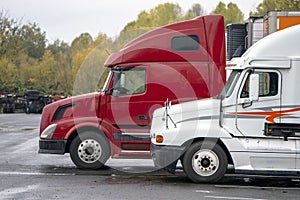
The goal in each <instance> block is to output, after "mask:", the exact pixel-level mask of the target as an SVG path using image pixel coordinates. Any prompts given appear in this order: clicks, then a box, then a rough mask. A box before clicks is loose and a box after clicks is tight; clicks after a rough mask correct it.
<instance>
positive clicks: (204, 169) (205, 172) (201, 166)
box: [192, 149, 219, 176]
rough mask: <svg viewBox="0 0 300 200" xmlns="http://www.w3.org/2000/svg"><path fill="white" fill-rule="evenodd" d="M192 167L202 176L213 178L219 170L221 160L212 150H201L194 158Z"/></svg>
mask: <svg viewBox="0 0 300 200" xmlns="http://www.w3.org/2000/svg"><path fill="white" fill-rule="evenodd" d="M192 166H193V169H194V171H195V172H196V173H197V174H199V175H200V176H211V175H213V174H214V173H216V171H217V170H218V168H219V158H218V156H217V154H216V153H215V152H213V151H211V150H208V149H205V150H199V151H197V152H196V153H195V154H194V155H193V157H192Z"/></svg>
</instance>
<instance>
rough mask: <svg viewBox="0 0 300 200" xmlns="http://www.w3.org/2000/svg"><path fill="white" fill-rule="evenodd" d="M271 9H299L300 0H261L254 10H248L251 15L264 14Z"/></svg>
mask: <svg viewBox="0 0 300 200" xmlns="http://www.w3.org/2000/svg"><path fill="white" fill-rule="evenodd" d="M272 10H284V11H291V10H296V11H298V10H300V0H263V2H262V3H260V4H258V6H257V7H256V11H255V12H250V15H251V16H264V15H265V14H266V13H267V12H268V11H272Z"/></svg>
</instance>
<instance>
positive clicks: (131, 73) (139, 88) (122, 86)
mask: <svg viewBox="0 0 300 200" xmlns="http://www.w3.org/2000/svg"><path fill="white" fill-rule="evenodd" d="M114 79H115V81H114V86H113V87H114V91H113V93H114V95H115V96H123V95H132V94H142V93H144V92H145V91H146V70H145V69H141V68H131V69H126V70H122V71H120V72H118V73H116V76H114Z"/></svg>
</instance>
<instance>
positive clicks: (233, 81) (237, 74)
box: [222, 70, 242, 97]
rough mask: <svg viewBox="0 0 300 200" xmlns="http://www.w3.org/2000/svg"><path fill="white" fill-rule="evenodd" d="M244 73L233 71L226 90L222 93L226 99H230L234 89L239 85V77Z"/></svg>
mask: <svg viewBox="0 0 300 200" xmlns="http://www.w3.org/2000/svg"><path fill="white" fill-rule="evenodd" d="M241 73H242V71H237V70H235V71H232V72H231V74H230V76H229V78H228V80H227V82H226V84H225V86H224V89H223V91H222V94H224V95H225V97H229V96H230V95H231V94H232V92H233V90H234V87H235V85H236V83H237V81H238V80H239V77H240V75H241Z"/></svg>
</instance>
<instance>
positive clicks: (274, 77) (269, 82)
mask: <svg viewBox="0 0 300 200" xmlns="http://www.w3.org/2000/svg"><path fill="white" fill-rule="evenodd" d="M257 74H259V96H260V97H268V96H275V95H277V94H278V74H277V73H275V72H257ZM240 97H241V98H249V75H248V78H247V80H246V82H245V84H244V86H243V89H242V93H241V95H240Z"/></svg>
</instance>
